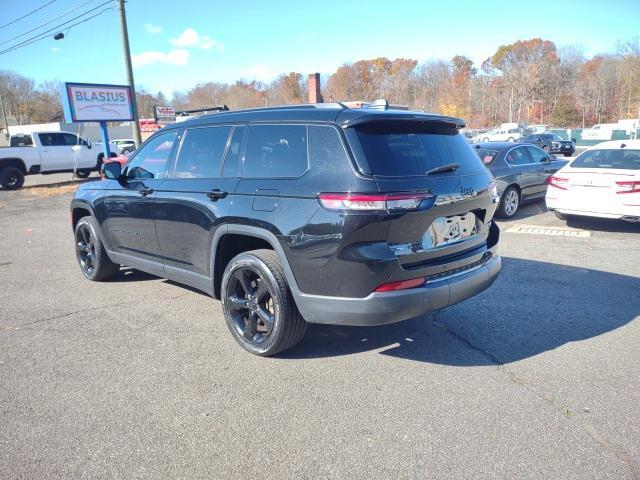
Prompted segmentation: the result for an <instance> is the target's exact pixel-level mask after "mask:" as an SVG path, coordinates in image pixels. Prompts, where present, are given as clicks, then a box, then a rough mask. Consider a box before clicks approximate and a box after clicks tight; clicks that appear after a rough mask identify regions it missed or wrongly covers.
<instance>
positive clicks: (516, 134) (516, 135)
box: [477, 127, 522, 142]
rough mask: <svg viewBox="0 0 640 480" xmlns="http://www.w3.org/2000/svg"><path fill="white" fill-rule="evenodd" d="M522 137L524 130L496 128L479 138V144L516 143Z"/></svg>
mask: <svg viewBox="0 0 640 480" xmlns="http://www.w3.org/2000/svg"><path fill="white" fill-rule="evenodd" d="M521 137H522V130H521V129H520V128H516V127H510V128H502V127H501V128H494V129H493V130H489V131H488V132H485V133H483V134H481V135H479V136H478V137H477V141H479V142H515V141H516V140H519V139H520V138H521Z"/></svg>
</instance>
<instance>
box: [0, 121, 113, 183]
mask: <svg viewBox="0 0 640 480" xmlns="http://www.w3.org/2000/svg"><path fill="white" fill-rule="evenodd" d="M103 157H104V153H103V152H102V151H101V149H97V148H94V149H92V148H91V142H89V141H88V140H85V139H84V138H82V137H79V136H77V135H76V134H74V133H70V132H36V133H30V134H24V135H15V136H12V137H11V140H10V146H9V147H0V185H1V186H2V188H4V189H7V190H13V189H17V188H20V187H22V184H23V183H24V176H25V175H33V174H38V173H42V174H47V173H59V172H74V171H75V174H76V175H77V176H78V177H80V178H86V177H88V176H89V175H90V174H91V172H92V171H93V170H97V169H99V167H100V164H101V163H102V158H103Z"/></svg>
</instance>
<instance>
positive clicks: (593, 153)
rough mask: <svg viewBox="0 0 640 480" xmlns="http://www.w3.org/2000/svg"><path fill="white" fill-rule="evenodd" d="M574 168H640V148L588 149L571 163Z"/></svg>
mask: <svg viewBox="0 0 640 480" xmlns="http://www.w3.org/2000/svg"><path fill="white" fill-rule="evenodd" d="M570 166H571V167H573V168H620V169H623V170H640V150H627V149H625V148H619V149H615V150H587V151H586V152H584V153H582V154H581V155H579V156H578V158H576V159H575V160H574V161H573V162H571V164H570Z"/></svg>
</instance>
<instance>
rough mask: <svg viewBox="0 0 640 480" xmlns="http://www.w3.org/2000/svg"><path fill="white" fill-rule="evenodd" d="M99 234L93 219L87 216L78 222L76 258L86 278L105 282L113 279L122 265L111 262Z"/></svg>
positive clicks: (75, 231) (76, 229) (75, 232)
mask: <svg viewBox="0 0 640 480" xmlns="http://www.w3.org/2000/svg"><path fill="white" fill-rule="evenodd" d="M97 232H98V229H97V227H96V221H95V219H94V218H93V217H91V216H86V217H82V218H81V219H80V220H78V223H77V224H76V228H75V230H74V238H75V241H76V258H77V259H78V265H80V271H81V272H82V274H83V275H84V276H85V277H86V278H88V279H89V280H92V281H94V282H103V281H105V280H109V279H111V278H113V277H114V276H115V275H116V274H117V273H118V271H119V270H120V265H118V264H117V263H113V262H112V261H111V259H110V258H109V255H108V254H107V250H106V248H104V244H103V243H102V240H101V239H100V235H98V233H97Z"/></svg>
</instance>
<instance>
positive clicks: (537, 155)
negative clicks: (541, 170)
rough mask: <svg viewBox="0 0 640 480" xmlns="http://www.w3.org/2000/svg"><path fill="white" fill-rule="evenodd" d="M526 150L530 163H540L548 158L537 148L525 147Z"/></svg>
mask: <svg viewBox="0 0 640 480" xmlns="http://www.w3.org/2000/svg"><path fill="white" fill-rule="evenodd" d="M526 148H527V150H529V155H531V161H532V162H533V163H536V162H541V161H543V160H546V159H547V158H549V155H547V153H546V152H545V151H544V150H542V149H541V148H538V147H526Z"/></svg>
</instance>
